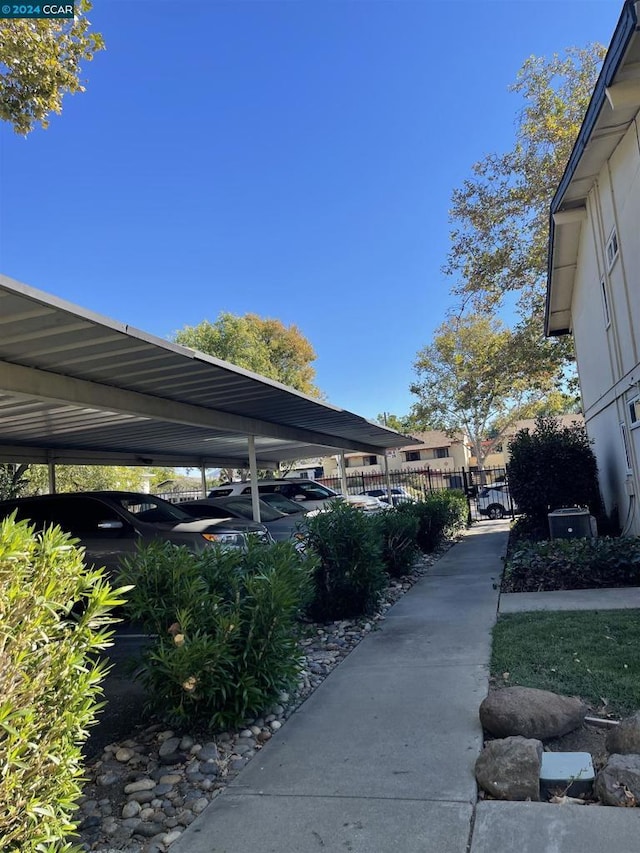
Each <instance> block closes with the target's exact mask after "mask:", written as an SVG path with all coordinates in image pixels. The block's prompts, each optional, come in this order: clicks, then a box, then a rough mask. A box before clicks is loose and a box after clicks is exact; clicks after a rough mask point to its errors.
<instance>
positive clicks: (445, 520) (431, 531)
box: [397, 489, 468, 554]
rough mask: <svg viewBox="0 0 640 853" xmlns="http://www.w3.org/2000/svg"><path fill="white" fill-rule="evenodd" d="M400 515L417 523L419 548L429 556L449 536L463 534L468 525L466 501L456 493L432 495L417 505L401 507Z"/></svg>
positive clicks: (432, 493)
mask: <svg viewBox="0 0 640 853" xmlns="http://www.w3.org/2000/svg"><path fill="white" fill-rule="evenodd" d="M397 509H398V512H400V513H404V514H407V515H409V516H411V517H413V518H415V519H417V522H418V534H417V541H418V547H419V548H420V550H421V551H422V552H423V553H425V554H430V553H431V552H432V551H434V550H435V549H436V548H437V547H438V545H439V544H440V543H441V542H442V540H443V539H445V538H446V537H448V536H453V535H454V534H455V533H456V532H457V531H458V530H461V529H462V528H463V527H464V526H465V524H466V521H467V512H468V507H467V499H466V498H465V496H464V494H463V493H462V492H460V491H458V490H456V489H453V490H443V491H440V492H431V494H429V495H427V496H426V497H425V498H424V499H423V500H421V501H419V502H418V503H408V504H401V505H400V506H399V507H398V508H397Z"/></svg>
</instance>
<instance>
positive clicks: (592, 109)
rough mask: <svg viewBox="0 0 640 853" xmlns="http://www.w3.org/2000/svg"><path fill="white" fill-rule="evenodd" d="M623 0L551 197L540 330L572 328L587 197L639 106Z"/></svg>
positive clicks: (638, 71)
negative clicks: (572, 305) (564, 164)
mask: <svg viewBox="0 0 640 853" xmlns="http://www.w3.org/2000/svg"><path fill="white" fill-rule="evenodd" d="M639 7H640V3H638V2H634V0H626V2H625V4H624V6H623V9H622V13H621V15H620V18H619V20H618V23H617V25H616V29H615V32H614V34H613V37H612V39H611V43H610V45H609V49H608V51H607V55H606V56H605V59H604V63H603V65H602V70H601V72H600V75H599V77H598V80H597V82H596V85H595V88H594V91H593V95H592V96H591V100H590V102H589V106H588V107H587V111H586V113H585V117H584V121H583V122H582V126H581V128H580V132H579V133H578V137H577V139H576V142H575V145H574V146H573V150H572V152H571V155H570V157H569V161H568V163H567V166H566V168H565V171H564V174H563V176H562V178H561V180H560V183H559V184H558V188H557V190H556V193H555V195H554V197H553V200H552V202H551V210H550V221H549V248H548V259H547V294H546V305H545V317H544V331H545V335H547V336H548V337H551V336H557V335H564V334H569V333H570V332H571V331H572V323H571V301H572V298H573V287H574V281H575V274H576V264H577V258H578V250H579V246H580V234H581V229H582V222H583V221H584V218H585V217H584V213H583V212H584V211H585V210H586V203H587V197H588V195H589V192H590V191H591V189H592V188H593V186H594V183H595V181H596V179H597V176H598V174H599V173H600V170H601V169H602V167H603V166H604V164H605V163H606V162H607V160H608V159H609V157H610V156H611V154H612V153H613V151H614V150H615V148H616V147H617V145H618V144H619V142H620V140H621V139H622V138H623V137H624V135H625V133H626V132H627V130H628V129H629V127H630V126H631V124H632V122H633V121H634V120H635V118H636V117H637V114H638V110H639V109H640V61H639V59H640V57H638V56H636V54H637V53H638V35H637V33H638V10H639Z"/></svg>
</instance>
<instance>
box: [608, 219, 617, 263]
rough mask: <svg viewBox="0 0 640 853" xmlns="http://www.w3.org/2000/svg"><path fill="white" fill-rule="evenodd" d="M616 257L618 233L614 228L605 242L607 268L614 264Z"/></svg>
mask: <svg viewBox="0 0 640 853" xmlns="http://www.w3.org/2000/svg"><path fill="white" fill-rule="evenodd" d="M617 257H618V235H617V233H616V229H615V228H614V229H613V231H612V232H611V236H610V237H609V242H608V243H607V266H608V268H609V269H611V267H612V266H613V265H614V263H615V262H616V259H617Z"/></svg>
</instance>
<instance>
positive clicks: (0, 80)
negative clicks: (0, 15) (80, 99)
mask: <svg viewBox="0 0 640 853" xmlns="http://www.w3.org/2000/svg"><path fill="white" fill-rule="evenodd" d="M90 10H91V2H90V0H80V2H76V16H75V18H69V19H54V20H52V19H47V20H42V19H33V18H29V19H25V18H12V19H4V20H2V21H0V119H1V120H2V121H7V122H9V123H10V124H12V125H13V128H14V130H15V131H16V133H19V134H24V135H26V134H27V133H29V132H30V131H31V130H33V128H34V126H35V125H37V124H40V125H41V126H42V127H47V126H48V117H49V115H50V114H51V113H60V112H62V98H63V96H64V95H65V94H66V93H67V92H71V93H75V92H84V85H83V82H82V80H81V78H80V64H81V62H82V61H83V60H91V59H93V57H94V55H95V54H96V53H97V52H98V51H99V50H103V49H104V41H103V39H102V36H101V35H99V34H98V33H92V32H90V30H89V28H90V23H89V20H88V19H87V17H86V16H87V13H88V12H89V11H90Z"/></svg>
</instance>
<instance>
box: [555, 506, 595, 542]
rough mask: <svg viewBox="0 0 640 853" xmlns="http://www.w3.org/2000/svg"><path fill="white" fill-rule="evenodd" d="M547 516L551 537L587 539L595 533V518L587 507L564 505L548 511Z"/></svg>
mask: <svg viewBox="0 0 640 853" xmlns="http://www.w3.org/2000/svg"><path fill="white" fill-rule="evenodd" d="M548 518H549V533H550V535H551V538H552V539H587V538H590V537H593V536H595V535H596V533H595V529H594V528H595V525H594V522H595V519H594V518H593V517H592V516H591V515H590V514H589V510H588V509H583V508H582V507H579V506H570V507H564V508H563V509H556V510H554V511H553V512H550V513H549V515H548Z"/></svg>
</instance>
